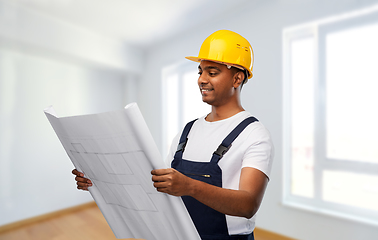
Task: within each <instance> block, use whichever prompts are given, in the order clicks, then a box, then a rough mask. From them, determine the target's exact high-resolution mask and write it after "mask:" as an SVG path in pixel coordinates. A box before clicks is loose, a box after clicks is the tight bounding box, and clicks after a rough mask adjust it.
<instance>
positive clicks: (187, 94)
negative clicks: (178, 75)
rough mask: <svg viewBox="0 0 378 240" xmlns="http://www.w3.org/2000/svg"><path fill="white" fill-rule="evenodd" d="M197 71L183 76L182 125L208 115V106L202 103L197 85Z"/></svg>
mask: <svg viewBox="0 0 378 240" xmlns="http://www.w3.org/2000/svg"><path fill="white" fill-rule="evenodd" d="M197 79H198V71H197V70H195V71H192V72H187V73H185V74H184V75H183V89H182V93H183V94H182V95H183V121H184V122H183V124H185V123H187V122H189V121H192V120H194V119H196V118H198V117H201V116H203V115H205V114H208V113H210V110H211V109H210V105H208V104H207V103H204V102H202V97H201V93H200V90H199V88H198V84H197Z"/></svg>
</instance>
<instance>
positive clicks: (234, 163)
mask: <svg viewBox="0 0 378 240" xmlns="http://www.w3.org/2000/svg"><path fill="white" fill-rule="evenodd" d="M250 116H252V115H251V114H250V113H248V112H246V111H243V112H240V113H238V114H236V115H234V116H232V117H230V118H227V119H223V120H220V121H215V122H208V121H206V120H205V117H206V116H203V117H201V118H199V119H198V120H197V121H196V122H195V123H194V124H193V127H192V128H191V130H190V132H189V135H188V142H187V144H186V147H185V151H184V154H183V159H185V160H189V161H194V162H209V161H210V160H211V157H212V154H213V152H214V151H215V150H216V149H217V148H218V146H219V145H220V144H221V143H222V141H223V140H224V138H225V137H226V136H227V135H228V134H229V133H230V132H231V131H232V130H233V129H234V128H235V127H236V126H237V125H238V124H239V123H240V122H242V121H243V120H244V119H246V118H248V117H250ZM180 136H181V132H180V133H179V134H178V135H177V136H176V137H175V138H174V139H173V141H172V146H171V149H170V151H169V153H168V156H167V160H166V163H167V165H168V166H171V161H172V160H173V156H174V154H175V152H176V149H177V145H178V143H179V139H180ZM272 160H273V144H272V141H271V138H270V134H269V132H268V130H267V129H266V128H265V127H264V126H263V125H262V124H261V123H260V122H257V121H256V122H254V123H251V124H249V125H248V126H247V127H246V128H245V129H244V130H243V132H241V133H240V135H239V136H238V137H237V138H236V139H235V141H234V142H233V143H232V146H231V148H230V149H229V151H228V152H227V153H226V154H225V155H224V156H223V158H221V159H220V161H219V163H218V165H219V166H220V168H221V169H222V184H223V186H222V187H223V188H227V189H234V190H238V189H239V180H240V173H241V169H242V168H243V167H252V168H255V169H258V170H260V171H261V172H263V173H264V174H265V175H266V176H267V177H268V178H269V175H270V170H271V166H272ZM255 216H256V215H255ZM255 216H253V217H252V218H250V219H246V218H243V217H234V216H229V215H226V221H227V226H228V232H229V234H230V235H234V234H248V233H251V232H252V231H253V230H254V228H255Z"/></svg>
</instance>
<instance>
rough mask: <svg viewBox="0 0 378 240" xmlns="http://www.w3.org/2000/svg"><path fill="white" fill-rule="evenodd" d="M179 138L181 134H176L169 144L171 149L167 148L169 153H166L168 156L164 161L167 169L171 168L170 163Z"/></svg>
mask: <svg viewBox="0 0 378 240" xmlns="http://www.w3.org/2000/svg"><path fill="white" fill-rule="evenodd" d="M180 136H181V132H180V133H178V134H177V135H176V136H175V137H174V138H173V140H172V143H171V147H170V148H169V151H168V155H167V157H166V159H165V165H166V166H167V168H170V167H171V162H172V160H173V157H174V156H175V153H176V149H177V145H178V142H179V138H180Z"/></svg>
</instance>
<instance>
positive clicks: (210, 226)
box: [171, 117, 258, 240]
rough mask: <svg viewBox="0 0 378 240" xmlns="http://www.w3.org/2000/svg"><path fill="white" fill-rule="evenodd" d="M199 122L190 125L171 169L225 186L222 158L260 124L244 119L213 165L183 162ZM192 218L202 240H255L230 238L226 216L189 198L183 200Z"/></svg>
mask: <svg viewBox="0 0 378 240" xmlns="http://www.w3.org/2000/svg"><path fill="white" fill-rule="evenodd" d="M195 121H196V120H193V121H191V122H189V123H188V124H187V125H186V126H185V128H184V130H183V132H182V134H181V137H180V142H179V145H178V147H177V151H176V153H175V156H174V159H173V161H172V163H171V167H172V168H174V169H176V170H178V171H179V172H181V173H182V174H185V175H186V176H188V177H191V178H193V179H196V180H199V181H202V182H205V183H208V184H212V185H215V186H217V187H222V169H221V168H220V167H219V165H218V162H219V160H220V159H221V158H222V157H223V155H224V154H225V153H226V152H227V151H228V150H229V149H230V147H231V144H232V142H233V141H234V140H235V139H236V138H237V137H238V136H239V134H240V133H241V132H242V131H243V130H244V129H245V128H246V127H247V126H248V125H249V124H250V123H253V122H255V121H258V120H257V119H256V118H254V117H249V118H247V119H245V120H243V121H242V122H241V123H240V124H239V125H238V126H236V128H234V130H232V131H231V133H230V134H228V135H227V137H226V138H225V139H224V140H223V141H222V143H221V144H220V145H219V147H218V149H217V150H216V151H215V152H214V153H213V155H212V158H211V160H210V162H193V161H188V160H185V159H182V155H183V152H184V150H185V145H186V143H187V141H188V134H189V131H190V129H191V128H192V126H193V123H194V122H195ZM181 198H182V200H183V202H184V204H185V206H186V208H187V210H188V212H189V215H190V217H191V218H192V220H193V223H194V225H195V227H196V228H197V231H198V233H199V235H200V236H201V239H203V240H213V239H219V240H223V239H224V240H226V239H235V240H236V239H241V240H242V239H243V240H244V239H245V240H253V239H254V236H253V232H252V233H251V234H249V235H229V234H228V228H227V222H226V216H225V215H224V214H223V213H220V212H218V211H216V210H214V209H212V208H210V207H208V206H206V205H205V204H203V203H201V202H199V201H197V200H196V199H195V198H193V197H190V196H182V197H181Z"/></svg>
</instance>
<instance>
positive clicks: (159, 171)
mask: <svg viewBox="0 0 378 240" xmlns="http://www.w3.org/2000/svg"><path fill="white" fill-rule="evenodd" d="M174 171H175V170H174V169H173V168H164V169H154V170H152V171H151V174H152V175H156V176H162V175H167V174H170V173H173V172H174Z"/></svg>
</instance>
